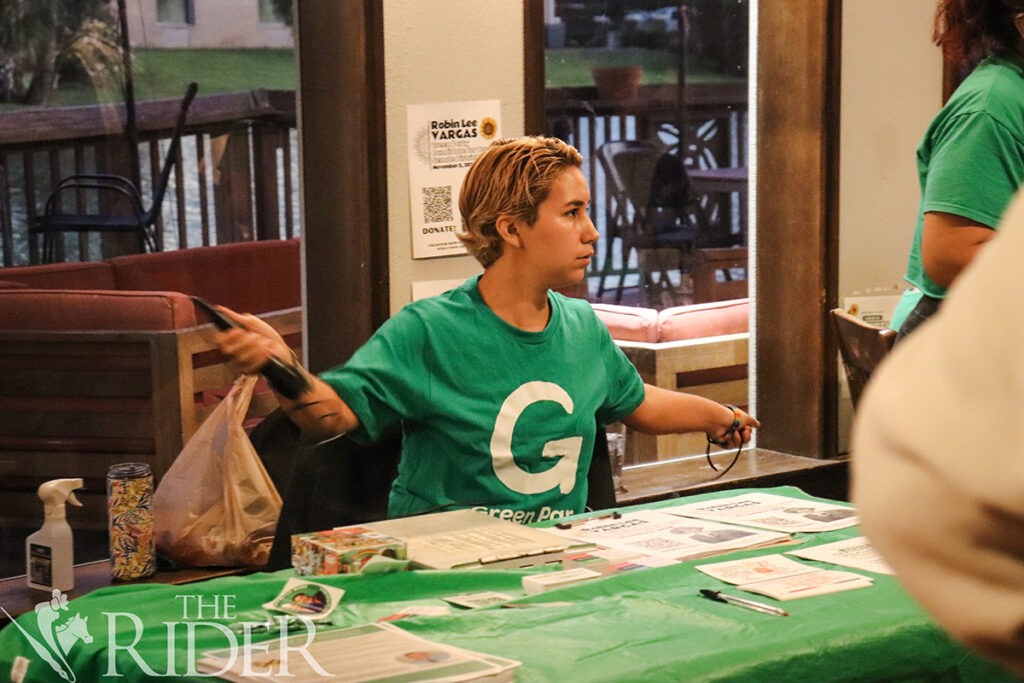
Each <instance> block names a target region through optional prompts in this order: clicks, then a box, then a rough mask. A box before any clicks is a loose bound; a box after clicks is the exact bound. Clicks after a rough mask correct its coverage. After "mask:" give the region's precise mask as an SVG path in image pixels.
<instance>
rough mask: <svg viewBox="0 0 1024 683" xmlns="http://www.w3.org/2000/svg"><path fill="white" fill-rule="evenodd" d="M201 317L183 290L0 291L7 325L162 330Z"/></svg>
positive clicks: (0, 313) (0, 324)
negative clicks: (197, 314) (197, 315)
mask: <svg viewBox="0 0 1024 683" xmlns="http://www.w3.org/2000/svg"><path fill="white" fill-rule="evenodd" d="M198 322H205V321H198ZM198 322H197V320H196V312H195V306H193V305H192V300H191V299H189V298H188V297H187V296H185V295H184V294H181V293H179V292H117V291H110V290H103V291H88V290H83V291H68V290H64V291H59V292H55V291H51V290H46V289H12V290H7V291H4V292H3V293H2V294H0V329H4V330H39V331H44V330H45V331H53V330H82V331H101V330H112V331H136V330H138V331H142V330H146V331H162V330H176V329H179V328H183V327H191V326H193V325H196V324H198Z"/></svg>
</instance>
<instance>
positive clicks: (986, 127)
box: [891, 0, 1024, 342]
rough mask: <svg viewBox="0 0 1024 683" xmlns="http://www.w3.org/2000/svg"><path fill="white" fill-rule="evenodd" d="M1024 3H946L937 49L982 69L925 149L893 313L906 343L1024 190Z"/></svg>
mask: <svg viewBox="0 0 1024 683" xmlns="http://www.w3.org/2000/svg"><path fill="white" fill-rule="evenodd" d="M1022 36H1024V0H941V1H940V2H939V5H938V10H937V12H936V17H935V33H934V40H935V42H936V44H938V45H939V46H940V47H941V48H942V53H943V56H944V57H945V59H946V60H947V61H949V62H950V63H951V64H953V65H955V66H956V67H959V68H962V67H964V66H965V65H968V64H974V63H977V67H975V69H974V70H973V71H972V72H971V73H970V75H969V76H967V78H966V79H964V81H963V83H961V84H960V87H958V88H957V89H956V92H954V93H953V95H952V97H950V98H949V101H948V102H947V103H946V105H945V106H944V107H943V108H942V110H941V111H940V112H939V113H938V115H937V116H936V117H935V119H934V120H933V121H932V123H931V125H930V126H929V127H928V130H927V131H926V132H925V135H924V139H923V140H922V141H921V144H920V145H919V146H918V148H917V171H918V177H919V179H920V182H921V203H920V206H919V209H918V219H917V227H916V228H915V230H914V237H913V241H912V242H911V246H910V257H909V259H908V262H907V272H906V275H905V276H904V277H905V279H906V280H907V282H909V283H910V284H911V285H913V287H912V288H910V289H908V290H907V291H906V292H905V293H904V295H903V298H902V299H901V300H900V303H899V305H898V306H897V308H896V311H895V313H894V314H893V319H892V322H891V327H892V329H894V330H897V331H898V332H899V335H898V336H897V342H899V341H900V340H901V339H902V338H904V337H905V336H906V335H908V334H910V332H911V331H913V329H914V328H916V327H917V326H918V325H920V324H921V323H922V322H924V321H925V320H927V319H928V318H929V317H930V316H931V315H932V314H933V313H934V312H935V311H936V310H937V309H938V307H939V305H940V304H941V303H942V299H943V298H944V297H945V295H946V288H948V287H949V286H950V284H952V282H953V281H954V280H955V279H956V277H957V276H958V275H959V274H960V272H961V271H962V270H963V269H964V268H965V267H966V266H967V264H968V263H970V262H971V260H972V259H973V258H974V256H975V254H976V253H977V252H978V250H979V249H980V248H981V246H982V245H983V244H985V243H986V242H987V241H988V240H990V239H991V238H992V237H993V235H994V234H995V229H996V226H997V225H998V224H999V219H1000V217H1001V216H1002V215H1003V211H1004V210H1005V209H1006V206H1007V204H1008V203H1009V201H1010V198H1011V197H1012V196H1013V194H1014V192H1016V190H1017V188H1019V187H1020V186H1021V184H1022V183H1024V37H1022Z"/></svg>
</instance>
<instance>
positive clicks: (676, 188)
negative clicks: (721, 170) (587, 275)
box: [596, 140, 697, 303]
mask: <svg viewBox="0 0 1024 683" xmlns="http://www.w3.org/2000/svg"><path fill="white" fill-rule="evenodd" d="M596 154H597V159H598V161H599V162H600V163H601V167H602V169H603V170H604V173H605V178H606V179H607V187H608V193H609V194H610V195H611V196H612V198H613V199H614V209H613V213H612V214H611V215H610V216H609V219H610V220H609V228H608V238H607V239H608V247H607V250H606V251H605V256H604V260H603V262H602V264H601V274H600V281H599V286H598V296H601V295H602V294H603V293H604V290H605V286H604V283H605V279H606V278H607V277H608V276H609V274H610V270H611V263H612V259H611V251H612V249H611V246H612V242H613V240H614V238H616V237H617V238H619V239H620V240H621V241H622V261H623V271H625V268H626V265H625V264H626V263H627V262H628V261H629V255H630V252H631V251H633V250H634V249H635V250H636V251H637V255H638V259H637V260H638V263H639V270H640V289H641V295H642V297H643V298H644V299H645V300H646V298H647V297H646V293H647V291H648V287H650V286H652V285H655V284H657V285H658V286H660V287H663V288H664V287H668V286H669V279H668V272H667V269H666V267H665V263H664V261H660V262H658V260H657V259H655V262H656V263H657V265H656V266H655V269H657V270H659V271H660V273H661V275H660V279H659V280H658V282H657V283H655V282H654V280H653V278H652V277H651V272H650V271H651V270H652V269H650V268H648V267H646V265H645V263H646V262H645V258H644V257H645V256H647V255H650V252H654V251H666V252H669V253H671V252H673V251H674V252H675V253H676V256H677V259H676V266H677V267H678V268H680V270H682V269H683V267H684V264H683V262H682V259H683V257H684V256H685V255H687V254H689V253H690V251H691V250H692V249H693V247H694V244H695V243H696V241H697V227H696V226H695V225H693V222H692V217H691V215H690V213H689V212H688V210H687V208H688V205H689V195H690V180H689V176H687V174H686V169H685V168H684V167H683V164H682V161H681V160H680V159H679V158H678V157H676V156H673V155H671V154H668V153H667V152H666V148H665V146H664V145H662V144H661V143H659V142H645V141H640V140H613V141H611V142H606V143H604V144H603V145H601V146H600V147H599V148H598V149H597V152H596ZM624 279H625V272H623V273H622V274H620V275H619V285H618V289H617V290H616V295H615V301H616V303H618V302H619V301H621V299H622V289H623V287H622V285H623V281H624Z"/></svg>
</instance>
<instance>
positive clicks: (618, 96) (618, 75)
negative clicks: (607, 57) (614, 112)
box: [590, 66, 644, 100]
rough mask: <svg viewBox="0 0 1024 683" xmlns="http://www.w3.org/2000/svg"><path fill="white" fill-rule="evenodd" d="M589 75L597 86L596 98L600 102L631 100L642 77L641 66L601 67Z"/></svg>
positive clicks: (594, 69)
mask: <svg viewBox="0 0 1024 683" xmlns="http://www.w3.org/2000/svg"><path fill="white" fill-rule="evenodd" d="M590 73H591V74H592V75H593V77H594V85H596V86H597V96H598V97H599V98H600V99H602V100H633V99H636V96H637V93H638V92H639V90H640V79H641V78H642V77H643V75H644V68H643V67H642V66H601V67H594V68H593V69H591V71H590Z"/></svg>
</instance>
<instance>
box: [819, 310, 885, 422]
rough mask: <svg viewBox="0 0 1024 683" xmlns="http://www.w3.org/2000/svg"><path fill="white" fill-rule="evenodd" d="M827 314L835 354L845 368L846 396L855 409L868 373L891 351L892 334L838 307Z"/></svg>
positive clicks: (868, 377) (866, 381) (868, 376)
mask: <svg viewBox="0 0 1024 683" xmlns="http://www.w3.org/2000/svg"><path fill="white" fill-rule="evenodd" d="M830 314H831V317H832V322H833V324H834V325H835V329H836V333H837V334H838V336H839V353H840V356H842V359H843V367H844V368H845V369H846V381H847V382H848V384H849V385H850V397H851V398H852V399H853V406H854V408H856V407H857V402H858V401H860V397H861V394H862V393H863V391H864V386H865V385H866V384H867V383H868V379H870V377H871V373H872V372H874V370H875V368H876V367H878V364H879V363H881V362H882V359H883V358H884V357H885V355H886V354H887V353H889V350H890V349H892V345H893V342H894V341H895V340H896V331H895V330H890V329H886V328H882V327H875V326H874V325H871V324H869V323H866V322H864V321H863V320H861V319H860V318H857V317H855V316H852V315H850V314H849V313H847V312H846V311H844V310H843V309H841V308H833V309H832V310H831V311H830Z"/></svg>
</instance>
